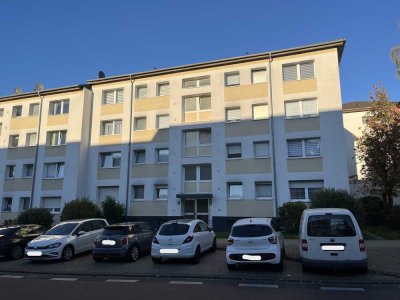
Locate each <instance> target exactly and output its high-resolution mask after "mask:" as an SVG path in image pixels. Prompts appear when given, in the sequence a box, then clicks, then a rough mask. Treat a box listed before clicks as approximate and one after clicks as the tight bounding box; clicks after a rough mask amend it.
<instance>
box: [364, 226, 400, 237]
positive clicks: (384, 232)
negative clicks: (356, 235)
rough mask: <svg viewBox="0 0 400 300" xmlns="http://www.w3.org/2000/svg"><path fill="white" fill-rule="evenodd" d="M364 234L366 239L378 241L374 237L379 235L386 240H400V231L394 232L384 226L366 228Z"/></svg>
mask: <svg viewBox="0 0 400 300" xmlns="http://www.w3.org/2000/svg"><path fill="white" fill-rule="evenodd" d="M362 232H363V234H365V238H366V239H376V238H374V237H373V236H372V235H377V236H380V237H382V238H384V239H386V240H400V231H393V230H390V229H388V228H386V227H384V226H366V227H364V228H363V229H362ZM370 234H372V235H370ZM368 237H370V238H368Z"/></svg>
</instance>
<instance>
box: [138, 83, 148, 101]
mask: <svg viewBox="0 0 400 300" xmlns="http://www.w3.org/2000/svg"><path fill="white" fill-rule="evenodd" d="M140 89H146V95H145V96H141V97H139V96H140V95H139V90H140ZM148 97H149V87H148V85H147V84H140V85H137V86H135V99H146V98H148Z"/></svg>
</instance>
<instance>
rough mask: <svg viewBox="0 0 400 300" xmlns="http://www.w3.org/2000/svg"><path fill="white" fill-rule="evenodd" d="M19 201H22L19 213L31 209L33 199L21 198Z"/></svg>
mask: <svg viewBox="0 0 400 300" xmlns="http://www.w3.org/2000/svg"><path fill="white" fill-rule="evenodd" d="M19 201H20V204H19V211H20V212H22V211H25V210H27V209H29V204H30V202H31V198H29V197H21V198H20V200H19ZM38 229H40V228H38Z"/></svg>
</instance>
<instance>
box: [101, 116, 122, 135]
mask: <svg viewBox="0 0 400 300" xmlns="http://www.w3.org/2000/svg"><path fill="white" fill-rule="evenodd" d="M121 129H122V120H112V121H103V122H101V135H117V134H121Z"/></svg>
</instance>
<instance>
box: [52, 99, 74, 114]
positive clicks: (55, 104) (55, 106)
mask: <svg viewBox="0 0 400 300" xmlns="http://www.w3.org/2000/svg"><path fill="white" fill-rule="evenodd" d="M68 113H69V100H60V101H51V102H50V107H49V115H62V114H68Z"/></svg>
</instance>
